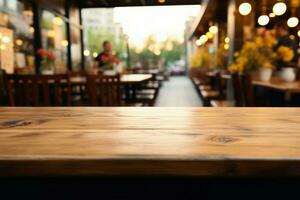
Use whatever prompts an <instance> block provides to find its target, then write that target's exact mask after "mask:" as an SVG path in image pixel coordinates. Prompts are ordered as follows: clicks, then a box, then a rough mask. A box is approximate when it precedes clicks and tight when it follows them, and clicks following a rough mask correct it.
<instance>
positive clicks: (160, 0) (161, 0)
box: [158, 0, 166, 3]
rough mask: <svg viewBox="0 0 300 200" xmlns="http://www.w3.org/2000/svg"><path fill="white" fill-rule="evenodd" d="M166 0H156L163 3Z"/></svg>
mask: <svg viewBox="0 0 300 200" xmlns="http://www.w3.org/2000/svg"><path fill="white" fill-rule="evenodd" d="M165 2H166V0H158V3H165Z"/></svg>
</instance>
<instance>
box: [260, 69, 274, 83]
mask: <svg viewBox="0 0 300 200" xmlns="http://www.w3.org/2000/svg"><path fill="white" fill-rule="evenodd" d="M271 77H272V69H271V68H260V69H259V78H260V80H261V81H264V82H269V81H270V80H271Z"/></svg>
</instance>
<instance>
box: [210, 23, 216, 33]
mask: <svg viewBox="0 0 300 200" xmlns="http://www.w3.org/2000/svg"><path fill="white" fill-rule="evenodd" d="M209 32H211V33H212V34H217V33H218V27H217V26H215V25H213V26H211V27H209Z"/></svg>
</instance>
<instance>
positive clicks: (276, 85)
mask: <svg viewBox="0 0 300 200" xmlns="http://www.w3.org/2000/svg"><path fill="white" fill-rule="evenodd" d="M253 84H254V85H256V86H262V87H267V88H271V89H275V90H281V91H284V92H291V93H300V82H299V81H294V82H290V83H288V82H285V81H283V80H282V79H281V78H278V77H274V78H272V79H271V80H270V81H269V82H264V81H261V80H258V79H256V80H254V81H253Z"/></svg>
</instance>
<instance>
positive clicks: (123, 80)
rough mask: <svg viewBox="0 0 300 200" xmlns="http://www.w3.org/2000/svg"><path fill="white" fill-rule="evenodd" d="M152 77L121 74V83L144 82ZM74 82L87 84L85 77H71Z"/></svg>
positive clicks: (150, 75)
mask: <svg viewBox="0 0 300 200" xmlns="http://www.w3.org/2000/svg"><path fill="white" fill-rule="evenodd" d="M151 78H152V74H123V75H121V79H120V81H121V83H123V84H131V83H142V82H145V81H148V80H150V79H151ZM71 83H72V84H85V83H86V78H85V77H73V78H71Z"/></svg>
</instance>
